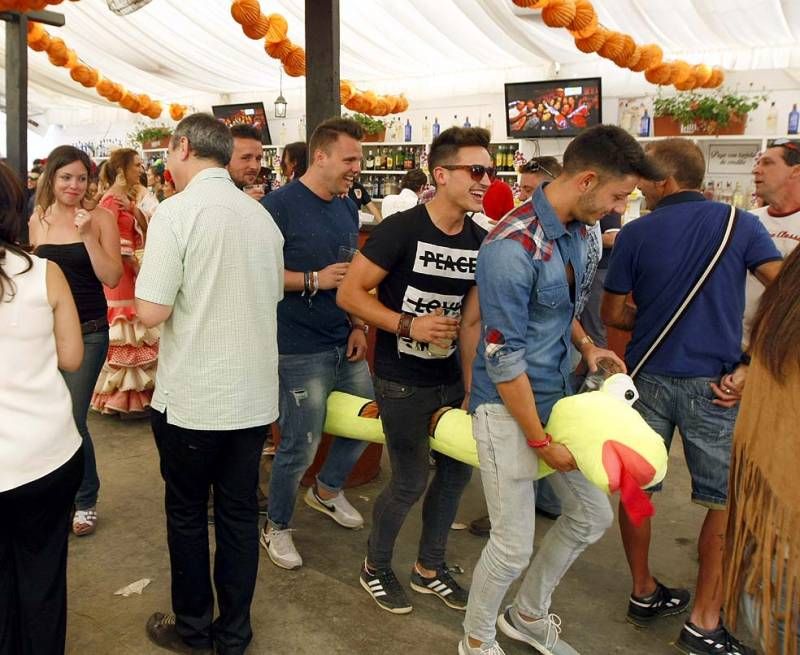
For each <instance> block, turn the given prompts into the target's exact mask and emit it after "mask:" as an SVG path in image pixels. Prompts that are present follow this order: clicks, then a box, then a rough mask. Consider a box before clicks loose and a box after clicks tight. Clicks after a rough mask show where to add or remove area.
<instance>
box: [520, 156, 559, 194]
mask: <svg viewBox="0 0 800 655" xmlns="http://www.w3.org/2000/svg"><path fill="white" fill-rule="evenodd" d="M559 175H561V164H559V163H558V160H557V159H556V158H555V157H532V158H531V159H530V160H529V161H527V162H526V163H525V164H523V165H522V168H520V169H519V194H518V196H517V197H518V198H519V199H520V201H521V202H525V201H526V200H528V199H529V198H530V197H531V196H532V195H533V192H534V191H536V188H537V187H538V186H539V185H540V184H541V183H542V182H549V181H550V180H555V179H556V178H557V177H558V176H559Z"/></svg>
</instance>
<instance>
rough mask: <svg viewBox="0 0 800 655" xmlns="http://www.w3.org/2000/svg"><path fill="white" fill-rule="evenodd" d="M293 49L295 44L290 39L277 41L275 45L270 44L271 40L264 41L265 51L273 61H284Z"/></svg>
mask: <svg viewBox="0 0 800 655" xmlns="http://www.w3.org/2000/svg"><path fill="white" fill-rule="evenodd" d="M292 48H294V43H292V42H291V41H290V40H289V39H284V40H283V41H277V42H275V43H270V41H269V40H266V41H264V50H266V52H267V54H268V55H269V56H270V57H272V58H273V59H281V60H283V58H284V57H286V56H287V55H288V54H289V53H290V52H291V50H292Z"/></svg>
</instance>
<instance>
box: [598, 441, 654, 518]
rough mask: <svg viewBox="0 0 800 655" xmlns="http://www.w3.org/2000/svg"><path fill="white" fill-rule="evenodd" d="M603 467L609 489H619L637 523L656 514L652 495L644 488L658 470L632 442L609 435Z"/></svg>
mask: <svg viewBox="0 0 800 655" xmlns="http://www.w3.org/2000/svg"><path fill="white" fill-rule="evenodd" d="M603 467H604V468H605V470H606V473H607V475H608V489H609V491H610V492H611V493H614V492H615V491H617V490H619V492H620V497H621V499H622V505H623V507H624V508H625V511H626V512H627V514H628V517H629V518H630V520H631V522H632V523H633V524H634V525H635V526H639V525H641V523H642V521H644V519H645V518H647V517H648V516H653V514H655V509H654V508H653V503H652V502H650V497H649V496H648V495H647V494H646V493H645V492H644V491H642V487H645V486H647V485H649V484H650V483H651V482H652V480H653V477H654V476H655V474H656V470H655V468H654V467H653V465H652V464H651V463H650V462H648V461H647V460H646V459H645V458H644V457H642V456H641V455H640V454H639V453H637V452H636V451H635V450H633V449H632V448H630V447H629V446H626V445H625V444H622V443H619V442H618V441H613V440H611V439H609V440H608V441H606V442H605V443H604V444H603Z"/></svg>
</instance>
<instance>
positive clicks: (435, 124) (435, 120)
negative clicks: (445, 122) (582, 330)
mask: <svg viewBox="0 0 800 655" xmlns="http://www.w3.org/2000/svg"><path fill="white" fill-rule="evenodd" d="M440 129H441V125H439V119H438V118H436V117H435V116H434V118H433V128H432V135H433V138H434V139H435V138H436V137H437V136H439V130H440Z"/></svg>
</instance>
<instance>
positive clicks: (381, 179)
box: [378, 175, 384, 198]
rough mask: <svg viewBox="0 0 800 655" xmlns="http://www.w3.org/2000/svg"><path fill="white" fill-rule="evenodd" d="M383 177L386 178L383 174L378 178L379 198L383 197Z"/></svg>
mask: <svg viewBox="0 0 800 655" xmlns="http://www.w3.org/2000/svg"><path fill="white" fill-rule="evenodd" d="M383 178H384V176H383V175H381V176H380V177H379V178H378V198H383V185H384V181H383Z"/></svg>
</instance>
